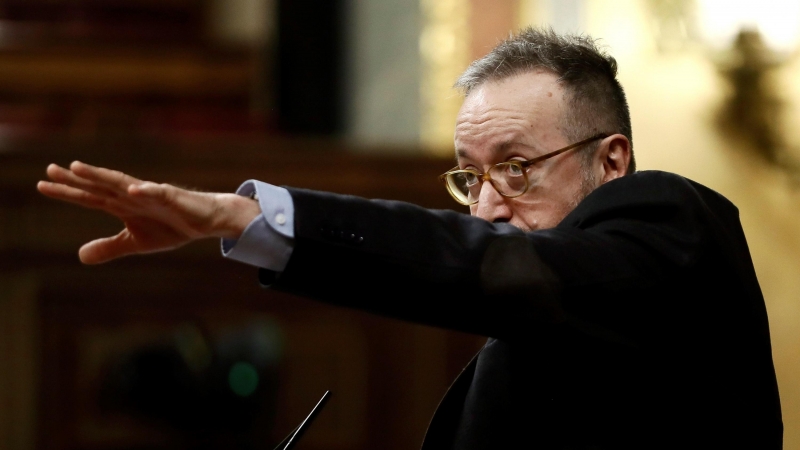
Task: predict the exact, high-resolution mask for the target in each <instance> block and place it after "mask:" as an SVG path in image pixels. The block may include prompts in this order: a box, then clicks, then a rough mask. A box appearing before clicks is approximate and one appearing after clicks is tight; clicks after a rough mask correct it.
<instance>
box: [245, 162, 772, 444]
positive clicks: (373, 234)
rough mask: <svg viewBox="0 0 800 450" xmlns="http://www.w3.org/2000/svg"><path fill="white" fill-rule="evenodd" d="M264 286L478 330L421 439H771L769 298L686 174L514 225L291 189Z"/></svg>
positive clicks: (646, 179) (652, 179)
mask: <svg viewBox="0 0 800 450" xmlns="http://www.w3.org/2000/svg"><path fill="white" fill-rule="evenodd" d="M290 193H291V195H292V199H293V201H294V205H295V236H296V242H295V249H294V252H293V254H292V257H291V259H290V261H289V264H288V266H287V267H286V269H285V271H284V272H283V273H281V274H275V273H272V272H268V271H262V272H261V279H262V283H264V284H270V285H272V286H273V287H274V288H276V289H281V290H285V291H289V292H292V293H295V294H299V295H304V296H308V297H312V298H316V299H319V300H322V301H326V302H330V303H333V304H336V305H341V306H347V307H353V308H358V309H362V310H366V311H371V312H375V313H378V314H383V315H387V316H391V317H396V318H401V319H407V320H411V321H414V322H419V323H425V324H430V325H436V326H441V327H446V328H452V329H456V330H460V331H466V332H471V333H478V334H482V335H486V336H490V337H491V338H490V339H489V341H488V342H487V344H486V346H485V347H484V349H483V350H482V351H481V352H480V353H479V354H478V355H477V356H476V358H475V359H474V360H473V361H472V362H471V363H470V365H469V366H468V367H467V368H466V369H465V371H464V372H463V373H462V375H461V376H460V377H459V378H458V379H457V380H456V382H455V383H454V385H453V386H452V387H451V389H450V391H449V392H448V394H447V395H446V396H445V398H444V400H443V401H442V403H441V405H440V407H439V408H438V410H437V412H436V414H435V416H434V418H433V420H432V422H431V425H430V427H429V430H428V434H427V436H426V439H425V443H424V444H423V448H424V449H449V448H456V449H465V450H466V449H489V448H519V447H521V446H526V447H530V448H542V449H551V448H558V449H568V448H569V449H578V448H580V449H590V448H591V449H600V448H603V449H605V448H608V449H611V448H637V449H642V448H754V449H755V448H757V449H778V448H781V446H782V431H783V426H782V422H781V413H780V403H779V398H778V391H777V383H776V379H775V374H774V368H773V364H772V355H771V347H770V339H769V328H768V323H767V315H766V310H765V306H764V300H763V297H762V295H761V290H760V288H759V285H758V281H757V279H756V276H755V272H754V270H753V265H752V262H751V259H750V255H749V251H748V248H747V243H746V241H745V237H744V234H743V232H742V228H741V225H740V223H739V219H738V211H737V209H736V207H735V206H734V205H733V204H731V203H730V202H729V201H727V200H726V199H725V198H723V197H722V196H721V195H719V194H717V193H715V192H713V191H711V190H709V189H707V188H705V187H703V186H701V185H699V184H697V183H694V182H692V181H689V180H687V179H685V178H682V177H679V176H676V175H672V174H668V173H663V172H641V173H637V174H634V175H629V176H625V177H623V178H621V179H618V180H614V181H611V182H609V183H606V184H604V185H603V186H601V187H600V188H598V189H596V190H595V191H594V192H593V193H592V194H590V195H589V196H588V197H587V198H586V199H585V200H584V201H583V202H581V203H580V205H578V207H577V208H576V209H575V210H574V211H573V212H572V213H571V214H569V215H568V216H567V217H566V218H565V219H564V220H563V221H562V222H561V223H560V224H559V225H558V226H557V227H555V228H553V229H548V230H541V231H535V232H531V233H523V232H522V231H520V230H519V229H517V228H515V227H513V226H510V225H508V224H503V223H498V224H492V223H489V222H486V221H484V220H481V219H477V218H473V217H470V216H467V215H464V214H458V213H454V212H450V211H431V210H426V209H423V208H419V207H417V206H414V205H409V204H406V203H401V202H390V201H380V200H364V199H361V198H355V197H349V196H341V195H334V194H328V193H320V192H312V191H305V190H299V189H291V188H290Z"/></svg>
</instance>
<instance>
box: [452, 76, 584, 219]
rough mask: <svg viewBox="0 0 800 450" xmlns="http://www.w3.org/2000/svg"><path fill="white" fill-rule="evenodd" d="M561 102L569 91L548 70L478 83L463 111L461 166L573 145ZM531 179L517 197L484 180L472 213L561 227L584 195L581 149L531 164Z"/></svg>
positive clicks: (482, 166)
mask: <svg viewBox="0 0 800 450" xmlns="http://www.w3.org/2000/svg"><path fill="white" fill-rule="evenodd" d="M564 103H565V101H564V91H563V89H562V88H561V86H560V85H559V84H558V82H557V80H556V76H555V75H553V74H551V73H549V72H527V73H522V74H519V75H515V76H512V77H509V78H506V79H502V80H499V81H489V82H486V83H484V84H482V85H480V86H478V87H477V88H475V89H473V90H472V92H470V94H469V95H468V96H467V98H466V99H464V104H463V105H462V107H461V110H460V111H459V113H458V119H457V121H456V131H455V147H456V158H457V160H458V166H459V167H460V168H462V169H467V168H473V169H476V170H478V171H479V172H481V173H485V172H486V171H487V170H489V168H490V167H491V166H492V165H494V164H497V163H499V162H503V161H509V160H515V159H516V160H527V159H531V158H535V157H537V156H539V155H543V154H545V153H548V152H551V151H553V150H557V149H559V148H562V147H566V146H567V145H569V144H572V142H568V141H567V140H566V138H565V136H564V131H563V129H562V125H561V124H562V120H561V119H562V114H563V113H564V110H565V105H564ZM578 151H579V150H578ZM528 179H529V183H530V187H529V189H528V191H527V192H526V193H525V194H523V195H521V196H519V197H515V198H507V197H503V196H501V195H500V194H498V193H497V191H496V190H495V189H494V187H493V186H492V185H491V183H483V186H482V188H481V192H480V196H479V201H478V203H476V204H474V205H472V206H470V213H471V214H472V215H473V216H477V217H480V218H482V219H486V220H488V221H490V222H509V223H510V224H512V225H514V226H516V227H518V228H520V229H522V230H524V231H533V230H539V229H544V228H552V227H554V226H556V225H557V224H558V223H559V222H560V221H561V219H563V218H564V217H565V216H566V215H567V214H568V213H569V212H570V211H572V209H574V208H575V206H576V205H577V204H578V202H579V201H580V200H581V199H582V198H583V197H584V196H585V190H586V187H585V183H583V184H582V183H581V181H582V179H583V177H582V175H581V159H580V156H579V154H578V153H577V152H576V151H568V152H566V153H563V154H561V155H558V156H555V157H553V158H550V159H547V160H545V161H542V162H540V163H537V164H535V165H533V166H530V169H529V171H528Z"/></svg>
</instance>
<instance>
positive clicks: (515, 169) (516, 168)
mask: <svg viewBox="0 0 800 450" xmlns="http://www.w3.org/2000/svg"><path fill="white" fill-rule="evenodd" d="M506 172H507V173H508V174H509V175H511V176H512V177H518V176H520V175H522V172H523V170H522V166H520V165H519V164H509V165H508V166H506Z"/></svg>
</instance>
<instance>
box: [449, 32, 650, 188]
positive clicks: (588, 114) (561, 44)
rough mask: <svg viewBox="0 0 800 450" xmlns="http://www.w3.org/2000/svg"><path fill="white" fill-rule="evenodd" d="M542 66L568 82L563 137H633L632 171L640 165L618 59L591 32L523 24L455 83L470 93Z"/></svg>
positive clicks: (592, 146) (562, 119)
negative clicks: (557, 30) (561, 32)
mask: <svg viewBox="0 0 800 450" xmlns="http://www.w3.org/2000/svg"><path fill="white" fill-rule="evenodd" d="M541 69H543V70H546V71H548V72H551V73H553V74H554V75H556V76H557V77H558V81H559V84H561V86H562V87H563V88H564V93H565V96H566V103H567V105H566V106H567V109H566V111H564V117H562V118H561V121H562V124H563V125H564V130H565V131H564V134H565V137H566V138H567V139H568V140H570V141H572V142H577V141H580V140H583V139H586V138H588V137H590V136H593V135H595V134H598V133H619V134H622V135H624V136H625V137H627V138H628V140H629V141H630V143H631V144H630V145H631V161H630V164H629V166H628V173H633V172H634V171H636V161H635V160H634V158H633V136H632V132H631V117H630V111H629V110H628V102H627V100H626V99H625V91H623V89H622V85H620V83H619V81H617V61H616V60H615V59H614V58H613V57H611V56H610V55H608V54H607V53H605V52H604V51H603V50H601V49H600V48H598V45H597V43H596V41H595V40H594V39H592V38H591V37H589V36H585V35H584V36H581V35H570V34H565V35H559V34H557V33H555V32H554V31H553V30H552V29H537V28H533V27H527V28H524V29H523V30H521V31H520V32H519V33H517V34H515V35H512V36H511V37H509V38H508V39H506V40H504V41H502V42H500V44H498V45H497V46H496V47H495V48H494V49H492V51H490V52H489V54H487V55H486V56H484V57H482V58H480V59H477V60H475V61H474V62H473V63H472V64H470V66H469V67H468V68H467V70H465V71H464V73H463V74H461V76H460V77H459V78H458V80H457V81H456V84H455V87H456V88H458V89H460V90H461V91H462V92H463V93H464V95H469V93H470V92H471V91H472V90H473V89H475V88H476V87H478V86H480V85H481V84H483V83H485V82H487V81H497V80H501V79H504V78H508V77H511V76H514V75H517V74H520V73H524V72H529V71H533V70H541ZM597 145H598V144H597V142H595V143H593V144H591V145H590V146H589V147H590V148H591V150H590V151H587V152H586V153H585V155H586V157H585V159H584V161H585V162H587V163H588V162H589V161H590V160H591V156H592V155H593V153H594V150H595V149H596V148H597Z"/></svg>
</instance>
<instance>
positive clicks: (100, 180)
mask: <svg viewBox="0 0 800 450" xmlns="http://www.w3.org/2000/svg"><path fill="white" fill-rule="evenodd" d="M69 169H70V170H71V171H72V172H73V173H74V174H75V175H77V176H78V177H80V178H83V179H85V180H89V181H92V182H94V183H96V184H97V185H100V186H103V187H105V188H107V189H111V190H114V191H120V192H128V188H129V187H130V186H131V185H136V184H141V183H142V180H139V179H137V178H134V177H132V176H130V175H126V174H124V173H122V172H119V171H117V170H110V169H104V168H102V167H95V166H90V165H89V164H85V163H82V162H80V161H74V162H73V163H72V164H70V165H69Z"/></svg>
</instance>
